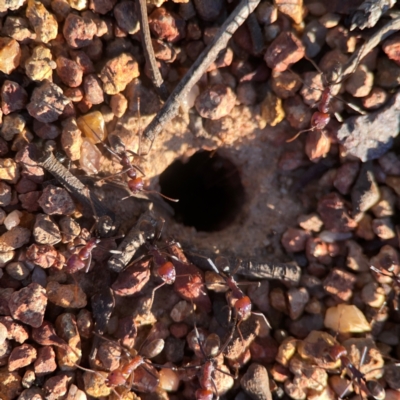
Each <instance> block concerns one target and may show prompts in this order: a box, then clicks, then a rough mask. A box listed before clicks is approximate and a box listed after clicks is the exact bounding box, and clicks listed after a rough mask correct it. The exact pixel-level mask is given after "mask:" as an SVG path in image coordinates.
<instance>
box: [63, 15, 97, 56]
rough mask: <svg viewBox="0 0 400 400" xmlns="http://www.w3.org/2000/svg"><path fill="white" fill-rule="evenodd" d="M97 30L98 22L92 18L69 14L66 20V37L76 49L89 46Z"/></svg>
mask: <svg viewBox="0 0 400 400" xmlns="http://www.w3.org/2000/svg"><path fill="white" fill-rule="evenodd" d="M96 32H97V27H96V24H95V23H94V22H93V21H92V20H91V19H89V18H83V17H81V16H79V15H77V14H72V13H71V14H69V15H68V17H67V19H66V20H65V22H64V28H63V35H64V38H65V40H66V41H67V43H68V45H69V46H70V47H72V48H75V49H79V48H82V47H86V46H88V45H89V44H90V43H91V42H92V40H93V36H94V35H95V34H96Z"/></svg>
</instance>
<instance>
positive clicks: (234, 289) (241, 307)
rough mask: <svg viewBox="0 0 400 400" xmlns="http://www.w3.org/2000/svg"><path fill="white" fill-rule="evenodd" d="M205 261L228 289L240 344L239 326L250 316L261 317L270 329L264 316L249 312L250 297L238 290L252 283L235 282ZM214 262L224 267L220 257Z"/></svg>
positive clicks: (231, 277) (211, 263) (212, 264)
mask: <svg viewBox="0 0 400 400" xmlns="http://www.w3.org/2000/svg"><path fill="white" fill-rule="evenodd" d="M207 261H208V262H209V264H210V265H211V267H212V269H213V270H214V271H215V272H216V273H217V274H218V275H220V276H221V277H222V278H223V279H224V281H225V284H226V285H227V286H228V288H229V289H230V293H229V299H228V301H229V303H231V304H232V303H233V309H234V311H235V315H236V316H237V319H238V321H239V322H238V324H237V328H238V333H239V335H240V338H241V340H242V343H244V339H243V336H242V333H241V331H240V328H239V325H240V324H241V322H242V321H244V320H246V319H247V318H249V317H250V315H251V314H253V315H258V316H260V317H262V318H263V319H264V321H265V323H266V324H267V326H268V328H270V329H271V324H270V323H269V321H268V319H267V318H266V316H265V315H264V314H262V313H259V312H254V311H252V310H251V308H252V303H251V300H250V297H249V296H246V295H245V294H244V292H243V291H242V289H240V288H239V286H238V285H240V284H253V282H243V283H240V282H236V281H235V279H234V278H233V276H232V275H228V274H226V273H225V272H223V271H221V270H219V269H218V268H217V267H216V265H215V264H214V263H213V262H212V260H211V259H210V258H207ZM215 261H216V263H218V264H222V263H223V264H224V265H226V262H225V260H224V259H223V258H222V257H219V258H217V259H216V260H215ZM236 269H237V268H236ZM236 269H235V271H234V272H233V274H235V272H236ZM254 284H257V282H255V283H254Z"/></svg>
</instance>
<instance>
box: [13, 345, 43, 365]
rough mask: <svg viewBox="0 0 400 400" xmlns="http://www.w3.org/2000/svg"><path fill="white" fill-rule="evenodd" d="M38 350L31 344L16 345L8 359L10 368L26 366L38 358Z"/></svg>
mask: <svg viewBox="0 0 400 400" xmlns="http://www.w3.org/2000/svg"><path fill="white" fill-rule="evenodd" d="M36 357H37V351H36V349H35V348H34V347H33V346H32V345H30V344H23V345H21V346H17V347H14V348H13V350H12V352H11V354H10V357H9V359H8V370H9V371H15V370H17V369H20V368H24V367H26V366H28V365H29V364H31V363H32V362H33V361H35V360H36Z"/></svg>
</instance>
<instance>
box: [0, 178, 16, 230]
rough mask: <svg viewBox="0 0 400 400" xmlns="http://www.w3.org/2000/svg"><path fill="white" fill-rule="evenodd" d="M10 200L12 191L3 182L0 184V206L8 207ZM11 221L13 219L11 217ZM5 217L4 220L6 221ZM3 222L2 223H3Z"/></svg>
mask: <svg viewBox="0 0 400 400" xmlns="http://www.w3.org/2000/svg"><path fill="white" fill-rule="evenodd" d="M11 200H12V189H11V186H9V185H7V183H5V182H0V205H1V206H3V207H7V206H8V205H10V203H11ZM11 218H12V219H13V217H11ZM6 219H7V217H5V218H4V221H6ZM4 221H3V223H4Z"/></svg>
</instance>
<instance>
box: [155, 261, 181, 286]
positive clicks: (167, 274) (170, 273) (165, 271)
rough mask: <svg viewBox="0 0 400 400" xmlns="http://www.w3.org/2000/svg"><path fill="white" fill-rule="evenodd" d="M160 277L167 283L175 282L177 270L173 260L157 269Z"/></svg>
mask: <svg viewBox="0 0 400 400" xmlns="http://www.w3.org/2000/svg"><path fill="white" fill-rule="evenodd" d="M157 273H158V275H159V277H160V278H161V279H162V280H163V281H164V282H165V283H166V284H167V285H172V284H173V283H174V282H175V278H176V271H175V267H174V264H172V262H171V261H167V262H166V263H164V264H163V265H161V267H160V268H159V269H158V271H157Z"/></svg>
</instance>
